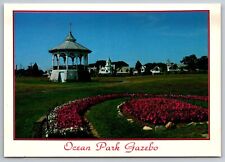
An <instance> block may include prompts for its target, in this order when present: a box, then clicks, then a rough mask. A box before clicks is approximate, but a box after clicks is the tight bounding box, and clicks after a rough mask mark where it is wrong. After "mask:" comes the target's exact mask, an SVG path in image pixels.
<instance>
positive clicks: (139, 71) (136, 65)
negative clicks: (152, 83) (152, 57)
mask: <svg viewBox="0 0 225 162" xmlns="http://www.w3.org/2000/svg"><path fill="white" fill-rule="evenodd" d="M141 67H142V64H141V62H140V61H139V60H138V61H137V62H136V64H135V69H136V70H137V71H138V74H141Z"/></svg>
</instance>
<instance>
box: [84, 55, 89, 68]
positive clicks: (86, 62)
mask: <svg viewBox="0 0 225 162" xmlns="http://www.w3.org/2000/svg"><path fill="white" fill-rule="evenodd" d="M84 66H88V55H87V54H85V55H84Z"/></svg>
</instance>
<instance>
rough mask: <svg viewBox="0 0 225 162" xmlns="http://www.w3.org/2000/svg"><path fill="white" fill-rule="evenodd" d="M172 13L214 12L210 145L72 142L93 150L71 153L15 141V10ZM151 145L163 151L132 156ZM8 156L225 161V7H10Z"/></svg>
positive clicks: (57, 144)
mask: <svg viewBox="0 0 225 162" xmlns="http://www.w3.org/2000/svg"><path fill="white" fill-rule="evenodd" d="M14 10H17V11H19V10H21V11H27V10H32V11H35V10H37V11H42V10H44V11H46V10H47V11H56V10H57V11H66V10H68V11H72V10H73V11H165V10H166V11H170V10H176V11H179V10H182V11H183V10H209V12H210V72H211V73H210V110H211V111H210V140H149V141H146V140H138V141H137V140H136V141H135V140H132V141H127V140H116V141H115V140H113V141H107V140H102V141H94V140H92V141H90V140H82V141H75V140H74V141H72V142H73V143H74V144H76V145H80V146H83V145H86V146H88V145H89V146H90V147H91V148H92V150H91V151H65V150H64V145H65V143H66V142H68V141H71V140H68V141H46V140H41V141H37V140H14V139H13V79H12V78H13V11H14ZM103 141H105V142H107V144H108V145H115V144H116V143H117V142H120V144H119V145H120V146H121V150H120V151H96V150H95V148H96V144H97V143H98V142H103ZM134 141H135V142H136V145H139V146H140V145H146V143H150V142H154V145H155V146H158V150H157V151H136V152H135V151H133V152H131V153H126V150H125V149H124V146H125V145H126V144H127V143H128V142H134ZM4 156H5V157H189V156H191V157H202V156H207V157H210V156H214V157H219V156H221V6H220V4H215V3H214V4H177V3H175V4H162V3H160V4H152V3H140V4H139V3H133V4H126V3H120V4H116V3H112V4H109V3H108V4H104V3H98V4H96V3H93V4H90V3H89V4H85V3H84V4H81V3H79V4H78V3H77V4H76V3H73V4H68V3H65V4H52V3H51V4H47V3H45V4H5V5H4Z"/></svg>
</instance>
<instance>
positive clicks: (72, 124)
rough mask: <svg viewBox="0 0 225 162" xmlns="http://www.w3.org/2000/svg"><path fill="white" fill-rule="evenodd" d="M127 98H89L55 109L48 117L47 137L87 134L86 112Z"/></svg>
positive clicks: (115, 95) (116, 96)
mask: <svg viewBox="0 0 225 162" xmlns="http://www.w3.org/2000/svg"><path fill="white" fill-rule="evenodd" d="M122 96H125V95H123V94H109V95H98V96H93V97H87V98H83V99H77V100H75V101H72V102H68V103H66V104H64V105H61V106H58V107H56V108H54V109H53V110H52V111H51V112H50V113H49V115H48V123H47V125H48V126H47V129H46V137H48V136H49V135H50V136H51V135H54V134H58V135H64V136H66V135H67V134H68V133H69V134H70V133H73V134H76V133H82V132H83V133H87V134H88V126H87V122H86V121H85V119H84V117H83V116H84V113H85V112H86V110H87V109H88V108H89V107H91V106H93V105H95V104H98V103H100V102H103V101H105V100H109V99H114V98H118V97H122Z"/></svg>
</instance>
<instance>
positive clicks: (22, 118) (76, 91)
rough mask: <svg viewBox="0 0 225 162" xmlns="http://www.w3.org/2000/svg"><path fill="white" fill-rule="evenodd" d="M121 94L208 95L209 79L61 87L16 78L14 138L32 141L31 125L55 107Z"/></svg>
mask: <svg viewBox="0 0 225 162" xmlns="http://www.w3.org/2000/svg"><path fill="white" fill-rule="evenodd" d="M121 92H122V93H126V92H130V93H152V94H184V95H208V77H207V75H206V74H184V75H181V74H179V75H160V76H134V77H99V78H98V77H97V78H92V81H91V82H73V83H72V82H71V83H63V84H62V83H52V82H49V81H48V80H47V78H27V77H26V78H25V77H21V78H16V96H15V97H16V112H15V115H16V121H15V122H16V137H17V138H30V137H32V127H33V123H34V122H35V121H36V120H37V119H38V118H40V117H41V116H42V115H44V114H46V113H48V111H49V110H51V109H53V108H54V107H56V106H57V105H61V104H63V103H65V102H68V101H70V100H74V99H77V98H82V97H86V96H95V95H99V94H108V93H121ZM119 101H120V100H119ZM110 102H111V101H109V103H110ZM112 102H113V103H114V102H116V103H117V102H118V101H117V100H115V101H112ZM109 103H108V102H105V103H103V104H109ZM113 103H110V104H113ZM96 106H97V105H96ZM96 106H95V108H96ZM97 107H98V106H97ZM100 107H101V106H100ZM94 110H95V109H94V108H93V111H94ZM90 111H91V110H90ZM127 127H129V125H127ZM106 129H108V128H106ZM132 129H136V128H132ZM119 133H121V132H119ZM102 136H105V135H102ZM143 136H145V135H143ZM181 136H182V135H181Z"/></svg>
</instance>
